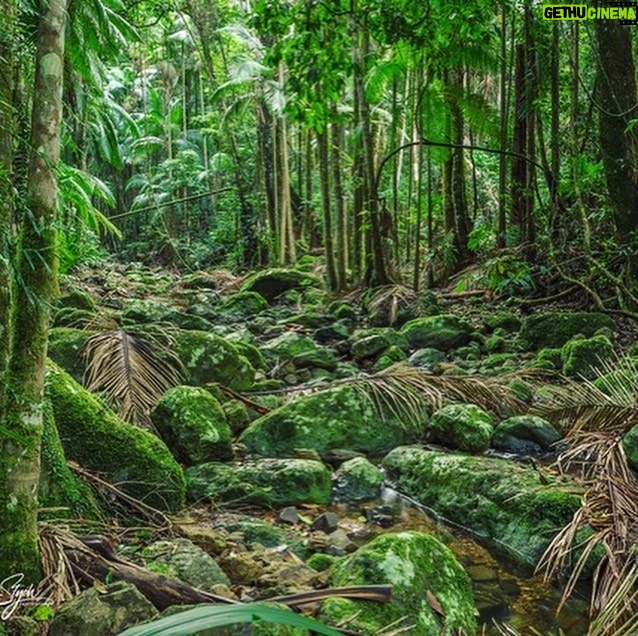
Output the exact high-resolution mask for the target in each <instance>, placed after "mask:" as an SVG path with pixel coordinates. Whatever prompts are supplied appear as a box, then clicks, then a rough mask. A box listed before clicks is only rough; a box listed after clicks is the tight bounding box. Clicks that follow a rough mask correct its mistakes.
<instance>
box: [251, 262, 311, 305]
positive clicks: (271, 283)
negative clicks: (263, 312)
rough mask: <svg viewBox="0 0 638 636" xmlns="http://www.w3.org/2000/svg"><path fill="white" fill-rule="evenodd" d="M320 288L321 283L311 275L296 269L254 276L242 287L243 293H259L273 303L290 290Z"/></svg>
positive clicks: (272, 271)
mask: <svg viewBox="0 0 638 636" xmlns="http://www.w3.org/2000/svg"><path fill="white" fill-rule="evenodd" d="M319 286H320V283H319V281H318V280H317V279H316V278H315V277H314V276H311V275H310V274H306V273H305V272H300V271H299V270H296V269H285V268H278V269H267V270H265V271H263V272H257V273H255V274H252V275H251V276H249V277H248V278H247V279H246V281H245V282H244V284H243V285H242V288H241V291H249V292H257V293H258V294H261V295H262V296H263V297H264V298H265V299H266V300H267V301H268V302H269V303H271V302H273V301H274V300H275V299H276V298H277V296H280V295H281V294H283V293H284V292H286V291H288V290H291V289H294V290H302V289H305V288H307V287H319Z"/></svg>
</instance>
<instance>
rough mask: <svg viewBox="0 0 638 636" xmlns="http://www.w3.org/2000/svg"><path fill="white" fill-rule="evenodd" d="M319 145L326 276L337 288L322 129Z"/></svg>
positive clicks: (329, 283)
mask: <svg viewBox="0 0 638 636" xmlns="http://www.w3.org/2000/svg"><path fill="white" fill-rule="evenodd" d="M317 143H318V146H319V180H320V182H321V183H320V185H321V201H322V203H323V227H324V239H323V240H324V246H325V248H326V276H327V278H328V287H329V289H331V290H334V289H336V288H337V270H336V268H335V259H334V237H333V231H332V206H331V205H330V166H329V160H328V133H327V132H326V131H325V130H323V131H322V132H320V133H318V135H317Z"/></svg>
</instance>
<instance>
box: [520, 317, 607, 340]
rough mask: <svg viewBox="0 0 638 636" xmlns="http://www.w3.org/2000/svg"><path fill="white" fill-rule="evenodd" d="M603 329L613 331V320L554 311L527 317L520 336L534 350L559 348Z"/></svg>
mask: <svg viewBox="0 0 638 636" xmlns="http://www.w3.org/2000/svg"><path fill="white" fill-rule="evenodd" d="M601 327H609V328H610V329H613V328H614V321H613V319H612V318H611V317H610V316H608V315H607V314H601V313H597V312H588V311H573V312H571V311H552V312H548V313H544V314H533V315H531V316H527V317H526V318H525V319H524V320H523V324H522V326H521V333H520V335H521V337H522V338H524V339H525V340H527V341H528V342H529V343H530V346H531V347H532V348H533V349H542V348H543V347H552V348H558V347H562V346H563V345H564V344H565V343H566V342H567V341H568V340H571V339H572V338H573V337H574V336H575V335H577V334H582V335H583V336H586V337H588V338H589V337H591V336H593V335H594V334H595V333H596V331H598V329H600V328H601Z"/></svg>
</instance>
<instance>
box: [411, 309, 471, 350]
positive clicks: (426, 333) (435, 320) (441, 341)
mask: <svg viewBox="0 0 638 636" xmlns="http://www.w3.org/2000/svg"><path fill="white" fill-rule="evenodd" d="M473 331H474V328H473V327H472V325H470V324H469V323H468V322H466V321H465V320H462V319H461V318H459V317H458V316H454V315H452V314H443V315H440V316H427V317H425V318H416V319H414V320H410V321H409V322H407V323H406V324H405V325H403V327H402V329H401V333H402V334H403V335H404V336H405V337H406V338H407V340H408V342H409V343H410V346H412V347H417V348H421V347H433V348H434V349H439V350H440V351H448V350H450V349H456V348H458V347H462V346H464V345H466V344H468V342H469V341H470V339H471V335H472V332H473Z"/></svg>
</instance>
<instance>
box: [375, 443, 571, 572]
mask: <svg viewBox="0 0 638 636" xmlns="http://www.w3.org/2000/svg"><path fill="white" fill-rule="evenodd" d="M384 466H385V468H386V470H387V473H388V476H389V477H390V478H391V479H393V480H394V482H395V483H396V484H397V487H398V488H399V489H400V490H401V491H402V492H404V493H406V494H408V495H410V496H411V497H414V498H415V499H417V500H418V501H420V502H421V503H422V504H424V505H426V506H428V507H431V508H432V509H434V510H435V511H436V512H437V513H439V514H441V515H442V516H443V517H444V518H447V519H450V520H451V521H453V522H454V523H459V524H462V525H463V526H466V527H468V528H470V529H471V530H473V531H474V532H476V533H478V534H479V535H481V536H484V537H485V538H487V539H492V540H493V541H495V542H497V543H498V544H499V545H501V546H502V547H505V548H506V549H508V551H510V553H511V555H512V556H513V557H514V558H515V559H516V560H519V561H520V562H523V563H527V564H529V565H532V566H535V565H536V563H537V561H538V559H539V558H540V556H541V555H542V553H543V551H544V550H545V548H546V547H547V545H548V544H549V542H550V541H551V539H552V537H553V536H554V535H555V534H556V533H557V532H558V530H560V529H561V528H562V527H563V526H564V525H566V524H567V522H568V521H570V520H571V518H572V515H573V513H574V512H575V511H576V510H577V509H578V508H579V506H580V497H579V496H578V495H577V494H575V487H574V485H573V484H567V485H561V484H558V483H556V482H553V480H551V477H550V478H549V479H550V482H552V483H550V484H547V485H544V484H541V483H540V480H539V476H538V472H537V471H535V470H532V469H530V468H527V467H524V466H522V465H520V464H515V463H514V462H510V461H507V460H503V459H497V458H494V457H470V456H464V455H449V454H444V453H439V452H434V451H427V450H424V449H422V448H419V447H416V446H413V447H403V448H397V449H395V450H394V451H392V452H391V453H389V454H388V455H387V456H386V458H385V459H384Z"/></svg>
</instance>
